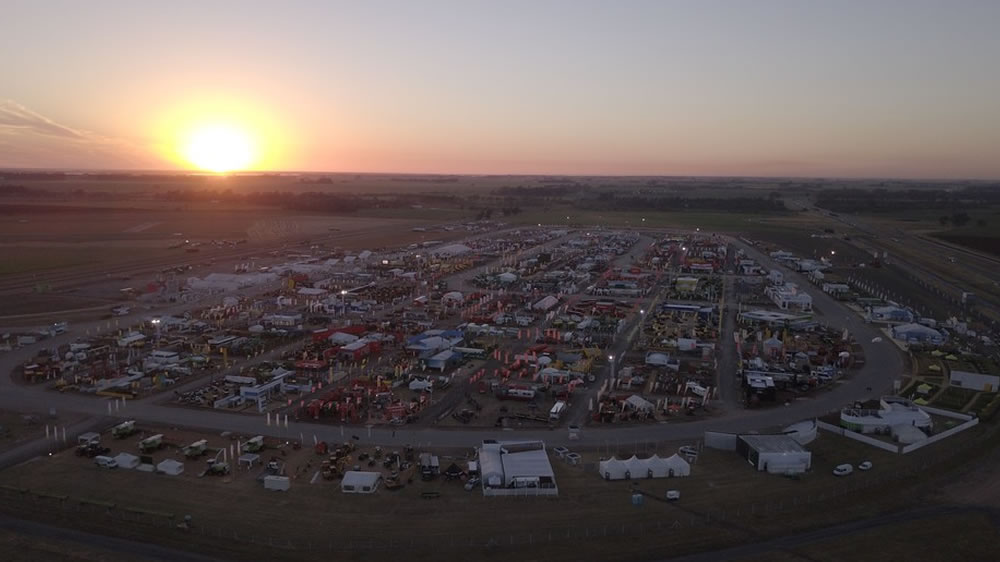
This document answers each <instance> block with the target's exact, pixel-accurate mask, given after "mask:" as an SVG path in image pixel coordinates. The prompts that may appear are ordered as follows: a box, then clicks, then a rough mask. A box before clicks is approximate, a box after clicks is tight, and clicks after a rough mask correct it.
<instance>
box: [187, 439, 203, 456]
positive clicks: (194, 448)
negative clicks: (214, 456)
mask: <svg viewBox="0 0 1000 562" xmlns="http://www.w3.org/2000/svg"><path fill="white" fill-rule="evenodd" d="M207 452H208V441H206V440H204V439H202V440H201V441H195V442H194V443H191V444H190V445H188V446H187V447H184V456H185V457H187V458H189V459H195V458H198V457H200V456H202V455H204V454H205V453H207Z"/></svg>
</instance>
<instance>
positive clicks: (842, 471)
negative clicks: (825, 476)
mask: <svg viewBox="0 0 1000 562" xmlns="http://www.w3.org/2000/svg"><path fill="white" fill-rule="evenodd" d="M852 472H854V467H853V466H851V465H849V464H841V465H838V466H837V468H834V469H833V475H834V476H847V475H848V474H850V473H852Z"/></svg>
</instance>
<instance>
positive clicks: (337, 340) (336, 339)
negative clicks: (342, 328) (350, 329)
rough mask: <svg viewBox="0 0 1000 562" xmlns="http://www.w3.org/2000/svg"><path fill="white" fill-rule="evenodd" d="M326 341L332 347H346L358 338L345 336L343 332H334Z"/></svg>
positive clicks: (350, 335) (351, 335) (349, 335)
mask: <svg viewBox="0 0 1000 562" xmlns="http://www.w3.org/2000/svg"><path fill="white" fill-rule="evenodd" d="M327 339H328V340H330V343H332V344H333V345H347V344H349V343H354V342H355V341H357V340H358V336H355V335H353V334H346V333H344V332H334V333H333V334H330V337H329V338H327Z"/></svg>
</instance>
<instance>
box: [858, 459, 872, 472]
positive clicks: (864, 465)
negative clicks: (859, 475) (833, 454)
mask: <svg viewBox="0 0 1000 562" xmlns="http://www.w3.org/2000/svg"><path fill="white" fill-rule="evenodd" d="M871 469H872V461H864V462H863V463H861V464H859V465H858V470H871Z"/></svg>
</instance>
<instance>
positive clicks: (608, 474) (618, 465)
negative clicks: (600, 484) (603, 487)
mask: <svg viewBox="0 0 1000 562" xmlns="http://www.w3.org/2000/svg"><path fill="white" fill-rule="evenodd" d="M600 470H601V477H602V478H604V479H605V480H621V479H623V478H625V472H626V471H628V466H626V465H625V463H624V462H622V461H620V460H618V459H616V458H614V457H612V458H610V459H608V460H606V461H601V463H600Z"/></svg>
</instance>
